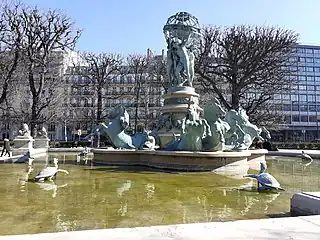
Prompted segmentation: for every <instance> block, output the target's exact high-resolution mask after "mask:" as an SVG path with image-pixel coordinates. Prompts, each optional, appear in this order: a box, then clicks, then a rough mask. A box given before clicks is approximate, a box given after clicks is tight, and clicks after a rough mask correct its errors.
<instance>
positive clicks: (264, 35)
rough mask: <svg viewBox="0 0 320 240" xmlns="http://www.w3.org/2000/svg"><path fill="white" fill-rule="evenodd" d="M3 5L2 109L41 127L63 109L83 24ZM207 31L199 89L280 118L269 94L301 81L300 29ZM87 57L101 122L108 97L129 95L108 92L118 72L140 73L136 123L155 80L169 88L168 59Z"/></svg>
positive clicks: (253, 113)
mask: <svg viewBox="0 0 320 240" xmlns="http://www.w3.org/2000/svg"><path fill="white" fill-rule="evenodd" d="M0 11H1V12H0V83H1V86H2V88H1V89H0V91H1V92H0V110H1V113H2V116H6V115H8V114H15V115H16V116H19V119H20V120H21V119H22V120H24V121H28V122H30V124H31V130H32V132H34V131H35V127H36V125H38V124H42V123H46V122H49V121H52V119H59V117H61V116H62V115H63V114H64V112H63V111H61V109H64V107H65V104H66V103H64V98H63V96H65V85H64V84H65V81H64V78H63V72H64V69H63V68H64V59H63V56H64V53H65V52H66V51H68V50H73V49H74V48H75V44H76V43H77V41H78V39H79V37H80V35H81V30H76V29H75V27H74V23H73V22H72V20H71V19H69V18H68V17H67V16H66V15H65V14H63V13H62V12H61V11H59V10H49V11H41V10H39V9H38V8H37V7H30V6H25V5H22V4H17V5H14V4H11V5H10V4H7V5H4V6H2V7H1V9H0ZM202 33H203V39H202V42H201V47H200V48H199V49H198V52H197V54H196V64H195V70H196V74H197V81H198V83H201V85H202V87H199V89H200V90H198V91H203V93H206V94H207V95H209V96H217V97H218V98H219V99H220V101H221V102H222V103H223V105H224V106H225V108H227V109H238V108H239V107H243V108H244V109H245V110H246V111H247V113H248V115H249V116H250V118H251V120H253V121H254V122H258V123H259V124H263V123H270V122H276V121H278V122H279V121H281V119H280V118H279V117H280V116H281V115H280V114H277V113H276V111H275V108H274V105H272V104H271V102H270V100H271V99H272V98H273V96H274V95H275V94H279V93H288V92H289V91H290V87H291V86H292V84H293V83H294V82H293V79H292V78H291V77H290V76H293V75H294V74H295V73H294V72H292V71H291V68H290V66H291V65H292V64H295V63H294V62H293V61H292V59H294V58H293V57H294V50H295V46H296V44H297V38H298V37H297V34H295V33H294V32H291V31H287V30H283V29H280V28H274V27H250V26H234V27H228V28H220V27H215V26H205V27H204V28H203V29H202ZM81 58H82V60H81V61H80V64H81V65H82V66H84V68H83V69H85V70H84V71H80V72H77V73H76V74H77V75H81V76H83V77H85V78H86V79H87V80H88V81H87V83H86V85H90V86H91V87H93V89H94V95H95V97H96V98H97V104H96V105H95V106H94V108H95V110H96V111H95V112H96V114H95V116H94V122H95V123H97V122H100V121H102V120H104V117H105V116H104V110H105V106H103V99H106V100H107V101H108V99H115V98H121V97H122V95H121V94H120V95H107V96H105V95H104V93H103V90H107V92H108V90H109V89H110V88H111V87H112V86H114V79H115V78H116V77H118V76H121V75H128V74H130V75H131V76H132V77H133V81H134V87H133V94H132V95H133V98H134V99H133V102H134V119H135V124H134V125H135V126H134V127H135V128H136V126H137V124H138V120H139V111H140V108H142V107H143V108H145V109H144V110H145V113H146V114H147V115H148V114H149V109H148V108H149V107H148V106H149V100H150V95H149V94H148V92H149V89H150V87H152V86H151V85H153V84H154V82H155V81H156V82H157V84H160V85H161V86H162V88H163V89H164V91H167V89H168V82H167V81H166V79H167V77H166V68H165V61H163V60H155V59H154V58H153V57H152V56H150V55H149V54H147V55H137V54H133V55H129V56H128V57H126V58H124V57H122V56H120V55H119V54H111V53H110V54H109V53H90V52H89V53H83V54H81ZM77 64H79V63H77ZM75 67H79V66H75ZM196 85H197V84H196ZM82 86H83V85H82ZM82 86H78V87H82ZM122 94H126V93H122ZM203 95H205V94H203ZM229 96H231V97H229Z"/></svg>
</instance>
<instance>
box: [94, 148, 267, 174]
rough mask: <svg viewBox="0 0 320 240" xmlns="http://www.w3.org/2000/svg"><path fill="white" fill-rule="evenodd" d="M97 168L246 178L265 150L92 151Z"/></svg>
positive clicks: (262, 156)
mask: <svg viewBox="0 0 320 240" xmlns="http://www.w3.org/2000/svg"><path fill="white" fill-rule="evenodd" d="M92 151H93V154H94V157H93V164H94V165H115V166H117V165H131V166H147V167H155V168H161V169H170V170H179V171H214V172H217V173H223V174H224V175H228V174H230V175H232V176H233V177H239V178H243V175H244V174H246V173H247V171H248V168H249V165H251V164H253V165H256V162H257V161H261V160H265V153H266V152H267V151H266V150H256V151H254V150H252V151H241V152H188V151H151V150H127V149H123V150H119V149H93V150H92Z"/></svg>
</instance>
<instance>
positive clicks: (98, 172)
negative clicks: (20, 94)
mask: <svg viewBox="0 0 320 240" xmlns="http://www.w3.org/2000/svg"><path fill="white" fill-rule="evenodd" d="M53 157H58V158H59V159H62V156H58V155H50V156H49V159H53ZM68 161H69V163H70V162H71V163H72V164H75V163H76V155H75V154H74V155H72V156H71V155H66V162H68ZM43 163H44V162H41V163H40V162H39V161H38V162H36V164H35V166H34V168H35V169H37V168H42V167H43ZM72 164H69V165H68V166H64V167H63V168H68V170H70V172H72V174H71V175H69V176H65V175H61V177H60V176H59V178H58V179H57V180H56V181H55V184H56V185H58V186H55V185H50V183H49V182H48V183H39V184H36V183H33V182H28V183H26V184H25V185H24V192H23V193H21V191H20V189H19V188H17V187H16V188H15V187H14V186H15V185H17V178H18V174H19V173H21V172H24V173H25V170H26V166H25V165H21V164H19V165H18V164H3V165H1V167H0V182H1V185H0V225H2V226H4V225H5V226H8V227H6V228H0V235H7V234H22V233H38V232H54V231H72V230H84V229H98V228H114V227H138V226H150V225H159V224H179V223H192V222H207V221H230V220H236V219H251V218H266V217H269V216H274V215H281V214H284V213H287V212H289V211H290V198H291V197H292V194H293V193H294V192H301V191H317V190H318V189H319V187H320V165H319V162H318V161H316V160H315V161H313V163H312V164H311V165H309V166H308V168H307V169H304V168H303V166H302V165H301V164H300V163H299V162H297V161H296V159H294V158H281V160H280V161H278V162H277V161H276V160H268V171H269V172H270V173H271V174H272V175H274V176H275V177H276V178H277V179H278V181H279V182H280V183H281V185H282V186H283V187H284V188H285V189H286V191H285V192H281V193H278V194H271V193H258V192H257V187H256V186H257V185H256V181H255V180H252V179H243V178H241V179H233V178H229V177H226V176H224V175H217V174H215V173H211V172H209V173H180V174H169V173H165V172H150V171H149V172H147V171H144V170H141V169H140V170H137V171H125V170H123V169H119V168H115V167H109V166H108V167H106V166H91V167H90V169H92V170H89V167H88V166H83V165H72ZM256 172H257V171H255V170H250V171H249V173H256ZM128 179H130V180H128ZM64 183H67V184H68V187H65V188H64V189H63V191H62V190H61V189H60V190H61V191H60V190H59V189H58V188H59V187H61V186H59V185H60V184H64ZM133 184H134V187H133ZM55 191H56V193H55ZM48 193H49V194H48ZM51 194H52V195H53V196H52V195H51ZM55 195H56V197H55V198H53V197H54V196H55ZM35 196H36V197H35ZM35 212H36V213H37V214H34V213H35ZM35 226H37V227H35Z"/></svg>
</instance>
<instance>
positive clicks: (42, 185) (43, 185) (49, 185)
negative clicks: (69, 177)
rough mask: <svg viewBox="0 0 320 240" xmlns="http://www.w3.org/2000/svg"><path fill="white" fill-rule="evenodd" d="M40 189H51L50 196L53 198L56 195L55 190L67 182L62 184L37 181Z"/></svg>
mask: <svg viewBox="0 0 320 240" xmlns="http://www.w3.org/2000/svg"><path fill="white" fill-rule="evenodd" d="M36 184H37V185H38V186H39V187H40V188H41V189H43V190H44V191H53V193H52V197H53V198H55V197H56V196H57V190H58V188H64V187H66V186H68V183H66V184H63V185H59V186H58V185H56V184H55V183H54V182H51V183H45V182H37V183H36Z"/></svg>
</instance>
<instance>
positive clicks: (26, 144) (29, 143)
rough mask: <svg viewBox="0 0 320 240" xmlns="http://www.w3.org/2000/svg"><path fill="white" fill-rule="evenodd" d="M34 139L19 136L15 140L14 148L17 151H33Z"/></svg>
mask: <svg viewBox="0 0 320 240" xmlns="http://www.w3.org/2000/svg"><path fill="white" fill-rule="evenodd" d="M33 142H34V139H33V138H32V137H31V136H17V137H15V138H14V139H13V146H14V148H16V149H26V150H28V149H32V148H33Z"/></svg>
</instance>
